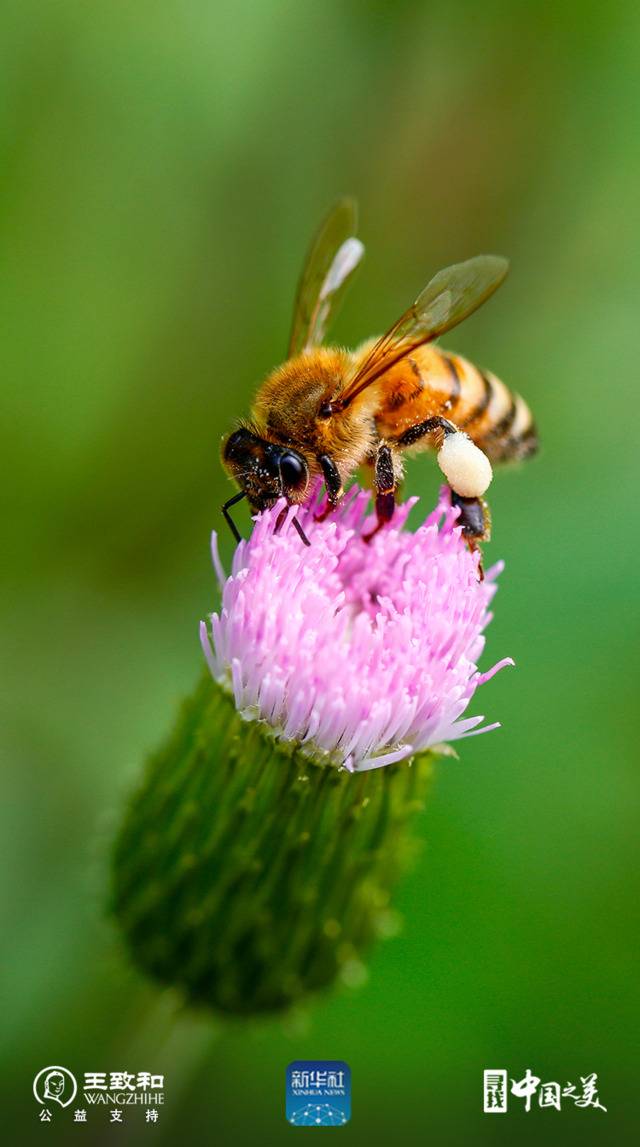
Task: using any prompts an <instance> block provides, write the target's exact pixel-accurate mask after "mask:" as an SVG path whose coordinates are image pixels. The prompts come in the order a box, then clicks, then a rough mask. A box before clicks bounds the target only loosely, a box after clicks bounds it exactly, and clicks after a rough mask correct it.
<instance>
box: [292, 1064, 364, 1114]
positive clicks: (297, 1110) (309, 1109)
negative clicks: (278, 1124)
mask: <svg viewBox="0 0 640 1147" xmlns="http://www.w3.org/2000/svg"><path fill="white" fill-rule="evenodd" d="M350 1118H351V1069H350V1068H349V1065H348V1064H347V1063H344V1062H343V1060H341V1059H296V1060H294V1062H293V1063H290V1064H289V1066H288V1068H287V1120H288V1122H289V1123H291V1124H293V1126H294V1127H342V1126H343V1125H344V1124H345V1123H348V1122H349V1119H350Z"/></svg>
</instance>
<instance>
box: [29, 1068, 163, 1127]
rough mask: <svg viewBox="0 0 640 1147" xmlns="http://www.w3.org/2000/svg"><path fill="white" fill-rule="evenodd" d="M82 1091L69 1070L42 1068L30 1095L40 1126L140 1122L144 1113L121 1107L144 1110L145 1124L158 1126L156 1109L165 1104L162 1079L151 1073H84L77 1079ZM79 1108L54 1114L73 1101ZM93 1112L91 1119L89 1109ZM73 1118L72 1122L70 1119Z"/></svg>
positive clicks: (158, 1113) (161, 1076) (160, 1076)
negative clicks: (126, 1110)
mask: <svg viewBox="0 0 640 1147" xmlns="http://www.w3.org/2000/svg"><path fill="white" fill-rule="evenodd" d="M80 1078H81V1080H82V1083H81V1088H82V1090H81V1091H80V1092H78V1083H77V1081H76V1077H75V1075H74V1074H73V1072H71V1071H69V1068H68V1067H60V1066H59V1065H57V1064H56V1065H52V1066H51V1067H43V1068H42V1071H39V1072H38V1074H37V1075H36V1077H35V1079H34V1081H33V1094H34V1095H35V1097H36V1099H37V1101H38V1103H39V1104H40V1111H39V1112H38V1119H39V1121H40V1123H51V1122H52V1121H53V1120H54V1118H55V1119H61V1120H62V1121H63V1122H64V1121H65V1120H67V1121H68V1122H73V1123H88V1122H89V1120H90V1118H91V1119H95V1120H96V1122H98V1121H102V1122H107V1121H108V1122H109V1123H125V1122H127V1121H128V1118H129V1116H130V1117H131V1118H132V1119H134V1120H135V1119H136V1118H137V1119H139V1120H140V1119H141V1118H142V1114H143V1112H139V1113H137V1114H136V1113H135V1112H128V1113H127V1118H125V1112H124V1111H123V1108H124V1107H131V1106H133V1107H142V1108H144V1121H145V1123H157V1122H158V1119H159V1116H160V1112H159V1110H158V1108H159V1107H160V1106H161V1105H162V1104H163V1103H164V1075H155V1074H153V1073H152V1072H150V1071H138V1072H134V1071H109V1072H107V1071H85V1072H84V1075H83V1076H81V1077H80ZM76 1096H78V1098H77V1100H76V1102H77V1104H78V1106H77V1107H76V1108H75V1109H74V1110H73V1111H72V1112H71V1111H69V1112H67V1113H66V1114H64V1113H62V1112H60V1111H58V1110H57V1108H61V1107H69V1105H70V1104H71V1103H73V1101H74V1099H76ZM54 1104H55V1105H56V1106H54ZM91 1108H95V1109H96V1110H95V1111H93V1113H91V1115H90V1109H91ZM72 1115H73V1120H72V1119H71V1116H72Z"/></svg>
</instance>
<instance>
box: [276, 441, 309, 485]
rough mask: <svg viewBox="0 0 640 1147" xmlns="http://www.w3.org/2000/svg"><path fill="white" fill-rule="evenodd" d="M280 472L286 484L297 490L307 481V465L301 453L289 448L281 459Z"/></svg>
mask: <svg viewBox="0 0 640 1147" xmlns="http://www.w3.org/2000/svg"><path fill="white" fill-rule="evenodd" d="M280 473H281V475H282V481H283V482H284V485H285V486H288V487H289V488H290V489H293V490H296V489H297V488H298V487H299V486H302V484H303V483H304V482H305V481H306V477H307V467H306V465H305V463H304V461H303V459H302V458H301V457H300V456H299V454H294V453H293V452H292V451H291V450H287V452H286V453H285V454H283V455H282V458H281V459H280Z"/></svg>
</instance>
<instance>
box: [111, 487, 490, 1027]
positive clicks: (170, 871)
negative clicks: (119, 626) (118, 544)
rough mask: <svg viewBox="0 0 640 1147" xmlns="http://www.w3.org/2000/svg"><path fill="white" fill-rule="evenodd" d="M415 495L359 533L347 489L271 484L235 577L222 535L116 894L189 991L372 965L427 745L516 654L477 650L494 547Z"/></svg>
mask: <svg viewBox="0 0 640 1147" xmlns="http://www.w3.org/2000/svg"><path fill="white" fill-rule="evenodd" d="M414 502H415V500H412V501H409V502H406V503H405V504H404V506H402V507H399V508H398V511H397V514H396V516H395V518H394V521H393V523H392V524H391V525H390V526H388V527H385V529H384V530H382V531H380V533H378V534H377V535H376V536H375V537H374V538H373V539H372V540H371V541H370V542H368V543H367V544H365V542H364V541H363V535H366V534H367V532H368V531H369V530H370V527H371V524H372V519H371V518H370V515H369V512H368V506H369V497H368V495H367V494H366V493H364V492H362V491H360V490H358V489H357V488H354V489H353V490H352V491H351V492H350V493H349V495H348V496H347V498H346V499H345V500H344V502H343V504H342V505H341V507H340V508H339V510H338V511H336V512H335V513H333V514H332V515H330V516H329V517H326V518H325V519H324V520H318V517H320V518H321V517H322V515H321V514H320V515H318V510H321V509H322V507H321V505H320V504H319V498H318V495H317V494H316V495H315V496H314V498H313V499H312V501H311V503H310V504H308V505H307V506H305V507H302V508H301V507H298V508H286V507H284V506H283V505H282V504H280V505H276V506H274V507H273V509H271V510H267V511H265V512H263V513H262V514H261V515H259V517H258V519H257V520H256V524H255V526H254V529H253V532H252V535H251V537H250V539H249V541H247V542H241V543H240V545H239V546H238V548H237V550H236V553H235V556H234V559H233V566H232V571H231V574H230V576H229V577H226V575H225V574H224V572H223V570H222V567H221V564H220V560H219V556H218V550H217V544H216V538H215V535H214V539H213V560H214V565H215V568H216V571H217V575H218V580H219V582H220V585H221V589H222V603H221V607H220V610H219V612H218V613H213V614H212V615H211V618H210V621H209V623H208V624H206V623H203V625H202V627H201V637H202V642H203V647H204V651H205V656H206V661H207V666H208V668H207V670H206V672H205V673H204V675H203V678H202V680H201V682H200V684H199V686H198V688H197V690H196V691H195V693H194V695H193V696H192V698H190V700H189V701H188V702H187V703H186V704H185V705H184V706H183V709H182V712H181V714H180V716H179V719H178V721H177V724H176V727H175V729H174V731H173V733H172V735H171V736H170V738H169V740H168V741H167V743H166V744H165V745H164V746H163V747H162V748H161V749H160V750H159V752H157V753H156V754H155V755H154V756H153V757H152V758H151V760H150V762H149V765H148V768H147V772H146V775H145V778H144V780H143V783H142V785H141V787H140V789H139V791H138V792H137V793H135V794H134V796H133V798H132V800H131V802H130V805H129V808H128V811H127V814H126V816H125V818H124V821H123V825H122V828H121V831H120V834H119V837H118V839H117V842H116V846H115V852H114V878H113V894H112V907H113V910H114V912H115V914H116V915H117V917H118V919H119V922H120V925H121V928H122V931H123V933H124V936H125V938H126V941H127V944H128V947H129V950H130V952H131V954H132V956H133V958H134V960H135V961H136V963H137V964H138V965H139V967H140V968H142V969H143V970H144V971H145V972H147V973H148V974H151V975H152V976H154V977H155V978H156V979H158V980H160V981H162V982H163V983H165V984H170V985H172V986H175V987H178V988H180V989H181V991H182V993H183V995H184V996H185V997H186V998H187V999H188V1000H189V1001H191V1002H193V1003H204V1004H206V1005H208V1006H210V1007H214V1008H216V1009H217V1010H221V1011H225V1012H230V1013H236V1014H245V1015H251V1014H255V1013H258V1012H264V1011H275V1010H278V1009H283V1008H286V1007H288V1006H290V1005H291V1004H292V1003H295V1002H298V1001H300V1000H303V999H305V998H306V997H307V996H308V995H309V994H310V993H313V992H315V991H317V990H318V989H319V988H323V987H327V986H328V985H330V984H331V983H333V982H334V981H336V980H338V979H342V980H344V981H347V982H350V983H353V982H355V981H356V980H357V979H359V978H361V976H362V974H363V964H362V957H363V954H364V953H365V951H366V949H367V948H368V946H369V945H370V944H371V942H372V941H373V940H374V939H375V938H376V937H377V936H379V935H381V934H388V932H389V930H390V926H391V921H392V918H393V917H392V913H391V912H390V897H391V891H392V889H393V886H394V884H395V882H396V880H397V878H398V875H399V874H400V872H401V871H402V869H403V868H404V867H405V865H406V863H407V860H408V859H409V857H410V855H411V854H412V852H413V851H414V849H415V837H414V834H413V824H414V822H415V819H416V813H417V811H418V810H419V809H421V808H422V806H423V801H424V796H425V792H426V789H427V785H428V782H429V777H430V773H431V761H432V757H433V754H434V752H436V751H438V749H441V748H442V745H441V743H442V742H449V741H452V740H457V739H460V738H461V737H466V736H469V735H471V734H472V733H479V732H486V731H488V730H489V729H492V728H495V724H491V725H488V726H484V727H482V725H481V722H482V721H483V718H482V717H475V716H474V717H466V716H464V714H465V711H466V709H467V707H468V705H469V703H470V701H471V699H472V698H473V696H474V693H475V691H476V689H477V688H478V687H479V686H480V685H482V684H483V683H484V682H485V681H488V680H489V678H490V677H492V676H493V674H494V673H496V672H497V671H498V669H500V668H501V667H502V666H503V665H506V664H510V663H511V662H510V661H509V659H508V658H506V659H503V660H502V661H499V662H498V663H497V664H496V665H494V666H493V667H492V668H491V669H489V670H488V671H486V672H484V673H481V672H480V671H479V669H478V667H477V662H478V659H479V658H480V655H481V653H482V650H483V647H484V637H483V630H484V628H485V627H486V625H487V624H488V622H489V620H490V618H491V614H490V612H489V604H490V602H491V599H492V597H493V595H494V593H495V590H496V583H495V579H496V576H497V574H498V573H499V570H500V567H499V566H494V567H493V569H491V570H489V571H488V573H487V575H486V577H485V579H484V581H480V580H479V578H478V557H477V555H471V554H470V553H469V552H468V550H467V548H466V546H465V543H464V541H463V539H462V537H461V531H460V528H459V527H457V526H456V524H455V522H456V515H457V510H455V509H453V508H452V506H451V504H450V501H449V498H448V496H447V494H446V493H445V492H443V493H442V494H441V496H440V500H439V503H438V506H437V507H436V509H435V510H434V512H433V513H432V514H430V515H429V516H428V517H427V519H426V521H425V522H424V524H423V525H422V526H421V527H420V528H419V529H418V530H417V531H416V532H415V533H411V532H409V531H408V530H406V529H405V528H404V527H405V524H406V519H407V516H408V513H409V510H410V509H411V507H412V505H413V504H414ZM294 514H297V515H298V517H299V523H298V524H299V525H300V526H301V527H302V529H303V531H304V533H305V534H306V535H307V537H308V539H309V542H310V545H309V546H308V547H306V546H303V545H302V542H301V539H300V537H299V534H298V533H297V532H296V531H294V529H293V528H292V519H293V515H294ZM381 766H386V767H384V768H382V767H381ZM372 770H376V771H372Z"/></svg>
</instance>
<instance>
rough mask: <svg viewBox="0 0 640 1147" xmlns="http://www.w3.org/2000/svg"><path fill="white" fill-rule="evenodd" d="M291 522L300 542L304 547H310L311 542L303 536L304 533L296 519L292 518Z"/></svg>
mask: <svg viewBox="0 0 640 1147" xmlns="http://www.w3.org/2000/svg"><path fill="white" fill-rule="evenodd" d="M291 520H292V522H293V527H294V529H295V530H297V532H298V534H299V536H300V538H301V539H302V541H303V542H304V544H305V546H310V545H311V542H310V541H309V539H308V537H307V535H306V534H305V532H304V530H303V528H302V526H301V525H300V522H299V521H298V519H297V518H292V519H291Z"/></svg>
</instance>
